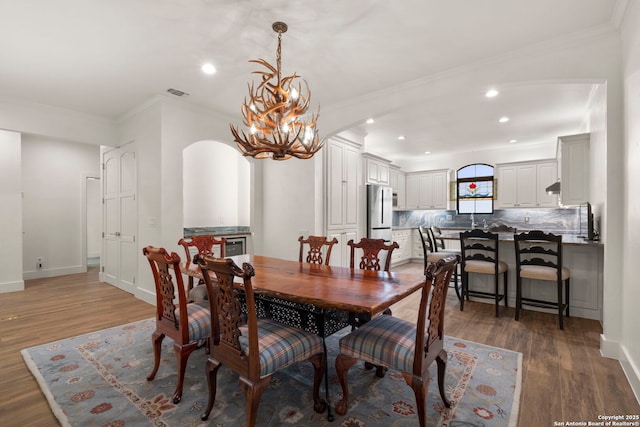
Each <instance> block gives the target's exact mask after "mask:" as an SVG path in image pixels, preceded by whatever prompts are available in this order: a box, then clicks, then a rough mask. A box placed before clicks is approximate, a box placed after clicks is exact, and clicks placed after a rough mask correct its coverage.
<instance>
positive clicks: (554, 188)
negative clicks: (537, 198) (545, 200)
mask: <svg viewBox="0 0 640 427" xmlns="http://www.w3.org/2000/svg"><path fill="white" fill-rule="evenodd" d="M545 191H546V192H547V194H560V181H556V182H554V183H553V184H551V185H550V186H548V187H547V188H545Z"/></svg>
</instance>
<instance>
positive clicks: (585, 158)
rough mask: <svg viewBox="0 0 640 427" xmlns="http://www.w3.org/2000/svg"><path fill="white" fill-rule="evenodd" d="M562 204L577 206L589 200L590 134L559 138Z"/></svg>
mask: <svg viewBox="0 0 640 427" xmlns="http://www.w3.org/2000/svg"><path fill="white" fill-rule="evenodd" d="M557 153H558V155H557V157H558V169H559V172H558V174H559V175H560V185H561V187H560V204H561V205H563V206H572V205H573V206H575V205H579V204H580V203H584V202H587V201H588V200H589V134H588V133H582V134H578V135H568V136H561V137H559V138H558V151H557Z"/></svg>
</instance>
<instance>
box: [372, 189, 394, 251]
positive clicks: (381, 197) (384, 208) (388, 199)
mask: <svg viewBox="0 0 640 427" xmlns="http://www.w3.org/2000/svg"><path fill="white" fill-rule="evenodd" d="M392 214H393V189H392V188H391V187H387V186H384V185H375V184H368V185H367V237H368V238H370V239H384V240H386V241H387V242H391V240H392V236H391V221H392Z"/></svg>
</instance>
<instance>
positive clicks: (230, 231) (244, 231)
mask: <svg viewBox="0 0 640 427" xmlns="http://www.w3.org/2000/svg"><path fill="white" fill-rule="evenodd" d="M183 234H184V237H191V236H208V235H211V236H241V235H249V234H251V228H250V227H245V226H223V227H185V228H184V229H183Z"/></svg>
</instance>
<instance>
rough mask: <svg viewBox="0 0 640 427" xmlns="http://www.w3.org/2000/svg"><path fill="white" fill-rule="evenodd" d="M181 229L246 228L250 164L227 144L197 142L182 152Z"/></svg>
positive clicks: (247, 224)
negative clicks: (182, 227) (182, 224)
mask: <svg viewBox="0 0 640 427" xmlns="http://www.w3.org/2000/svg"><path fill="white" fill-rule="evenodd" d="M182 170H183V182H182V188H183V191H182V209H183V223H184V226H185V227H214V226H215V227H220V226H249V225H250V223H249V220H250V218H249V209H250V199H249V198H250V195H251V192H250V187H249V185H250V182H249V181H250V175H251V171H250V165H249V161H248V160H247V159H246V157H243V156H242V154H240V152H239V151H238V150H237V149H236V148H234V147H231V146H230V145H227V144H224V143H220V142H216V141H199V142H196V143H194V144H192V145H190V146H188V147H187V148H185V149H184V151H183V157H182Z"/></svg>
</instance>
